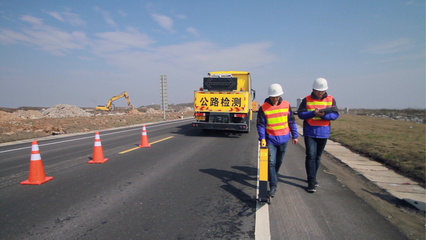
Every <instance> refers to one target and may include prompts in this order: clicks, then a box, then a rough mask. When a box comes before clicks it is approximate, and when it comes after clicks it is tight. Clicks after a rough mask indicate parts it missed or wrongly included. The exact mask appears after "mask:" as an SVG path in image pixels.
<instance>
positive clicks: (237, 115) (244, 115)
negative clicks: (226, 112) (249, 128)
mask: <svg viewBox="0 0 426 240" xmlns="http://www.w3.org/2000/svg"><path fill="white" fill-rule="evenodd" d="M234 117H240V118H244V117H247V114H234Z"/></svg>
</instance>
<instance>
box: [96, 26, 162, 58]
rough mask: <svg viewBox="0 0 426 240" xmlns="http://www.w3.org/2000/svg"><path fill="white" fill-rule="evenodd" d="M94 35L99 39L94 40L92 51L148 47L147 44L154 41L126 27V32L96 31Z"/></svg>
mask: <svg viewBox="0 0 426 240" xmlns="http://www.w3.org/2000/svg"><path fill="white" fill-rule="evenodd" d="M95 36H97V37H99V38H100V40H97V41H95V42H96V44H95V46H94V51H95V52H96V53H101V52H113V51H119V50H127V49H130V48H141V49H148V45H149V44H152V43H154V42H155V41H154V40H153V39H151V38H150V37H149V36H148V35H146V34H144V33H139V32H137V31H136V30H134V29H132V28H131V29H128V31H127V32H121V31H117V32H104V33H96V34H95Z"/></svg>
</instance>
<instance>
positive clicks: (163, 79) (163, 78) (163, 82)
mask: <svg viewBox="0 0 426 240" xmlns="http://www.w3.org/2000/svg"><path fill="white" fill-rule="evenodd" d="M160 102H161V110H162V111H163V118H164V120H165V119H166V111H167V110H168V108H169V105H168V103H167V75H160Z"/></svg>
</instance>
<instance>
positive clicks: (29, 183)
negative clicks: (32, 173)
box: [21, 177, 53, 185]
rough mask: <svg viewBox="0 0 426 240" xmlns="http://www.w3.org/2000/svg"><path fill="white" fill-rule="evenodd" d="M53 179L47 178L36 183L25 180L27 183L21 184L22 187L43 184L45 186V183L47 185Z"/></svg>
mask: <svg viewBox="0 0 426 240" xmlns="http://www.w3.org/2000/svg"><path fill="white" fill-rule="evenodd" d="M52 179H53V177H45V178H44V180H42V181H35V182H30V180H29V179H28V180H25V181H23V182H21V184H22V185H41V184H43V183H45V182H47V181H50V180H52Z"/></svg>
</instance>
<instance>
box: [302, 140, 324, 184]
mask: <svg viewBox="0 0 426 240" xmlns="http://www.w3.org/2000/svg"><path fill="white" fill-rule="evenodd" d="M325 144H327V138H313V137H307V136H305V149H306V159H305V168H306V175H307V176H308V182H310V181H315V180H316V178H317V171H318V168H319V166H320V164H321V155H322V152H323V151H324V148H325Z"/></svg>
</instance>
